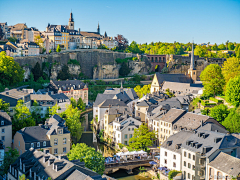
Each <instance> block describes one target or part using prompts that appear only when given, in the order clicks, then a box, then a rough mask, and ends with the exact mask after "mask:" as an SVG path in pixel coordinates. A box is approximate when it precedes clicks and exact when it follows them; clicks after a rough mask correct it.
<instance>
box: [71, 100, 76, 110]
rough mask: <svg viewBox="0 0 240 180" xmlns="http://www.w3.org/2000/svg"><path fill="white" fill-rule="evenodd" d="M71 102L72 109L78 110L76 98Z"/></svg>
mask: <svg viewBox="0 0 240 180" xmlns="http://www.w3.org/2000/svg"><path fill="white" fill-rule="evenodd" d="M70 101H71V105H72V107H73V108H76V107H77V101H76V100H75V99H74V98H71V99H70Z"/></svg>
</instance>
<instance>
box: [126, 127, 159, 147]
mask: <svg viewBox="0 0 240 180" xmlns="http://www.w3.org/2000/svg"><path fill="white" fill-rule="evenodd" d="M156 136H157V135H156V133H155V132H154V131H150V130H149V129H148V126H147V125H145V124H143V125H140V126H139V128H138V129H134V133H133V137H132V138H130V139H129V146H130V147H132V148H134V149H137V150H139V149H143V150H146V149H147V147H148V146H152V145H153V141H155V140H156Z"/></svg>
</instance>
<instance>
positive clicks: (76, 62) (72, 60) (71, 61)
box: [68, 59, 80, 66]
mask: <svg viewBox="0 0 240 180" xmlns="http://www.w3.org/2000/svg"><path fill="white" fill-rule="evenodd" d="M68 64H74V65H79V66H80V63H79V62H78V61H77V60H76V59H69V60H68Z"/></svg>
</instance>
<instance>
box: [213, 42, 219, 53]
mask: <svg viewBox="0 0 240 180" xmlns="http://www.w3.org/2000/svg"><path fill="white" fill-rule="evenodd" d="M212 50H213V51H217V50H218V46H217V44H216V43H215V44H214V45H213V46H212Z"/></svg>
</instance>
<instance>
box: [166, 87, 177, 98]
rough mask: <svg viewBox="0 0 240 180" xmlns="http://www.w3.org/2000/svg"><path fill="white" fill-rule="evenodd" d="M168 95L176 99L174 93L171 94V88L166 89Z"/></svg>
mask: <svg viewBox="0 0 240 180" xmlns="http://www.w3.org/2000/svg"><path fill="white" fill-rule="evenodd" d="M166 94H167V95H168V96H169V97H170V98H171V97H175V95H174V93H172V92H170V90H169V88H167V89H166Z"/></svg>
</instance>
